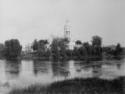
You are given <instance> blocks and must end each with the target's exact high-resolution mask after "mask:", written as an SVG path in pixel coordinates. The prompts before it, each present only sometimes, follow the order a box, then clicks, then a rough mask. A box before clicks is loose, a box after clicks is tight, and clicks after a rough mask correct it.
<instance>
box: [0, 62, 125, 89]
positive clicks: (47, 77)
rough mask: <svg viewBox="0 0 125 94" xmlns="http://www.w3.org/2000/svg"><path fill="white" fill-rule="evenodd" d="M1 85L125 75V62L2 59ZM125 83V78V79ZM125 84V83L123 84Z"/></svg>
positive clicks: (26, 84) (109, 77)
mask: <svg viewBox="0 0 125 94" xmlns="http://www.w3.org/2000/svg"><path fill="white" fill-rule="evenodd" d="M0 74H1V75H0V76H1V77H0V85H1V83H5V82H9V84H11V87H14V86H15V87H20V86H22V87H23V86H29V85H31V84H41V85H46V84H50V83H52V82H54V81H57V80H64V79H71V78H76V77H77V78H92V77H98V78H101V79H114V78H117V77H120V76H125V62H124V61H122V63H117V64H115V63H112V64H102V65H101V64H95V65H86V64H85V63H84V62H78V61H77V62H75V61H68V62H50V61H39V60H35V61H32V60H23V61H5V60H0ZM123 82H124V83H125V80H123ZM123 86H125V85H123Z"/></svg>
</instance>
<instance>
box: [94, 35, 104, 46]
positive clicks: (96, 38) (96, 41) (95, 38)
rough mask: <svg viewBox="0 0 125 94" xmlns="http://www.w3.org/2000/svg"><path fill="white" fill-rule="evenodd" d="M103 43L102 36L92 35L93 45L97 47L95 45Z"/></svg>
mask: <svg viewBox="0 0 125 94" xmlns="http://www.w3.org/2000/svg"><path fill="white" fill-rule="evenodd" d="M101 45H102V38H101V37H99V36H93V37H92V46H93V47H95V46H98V47H101Z"/></svg>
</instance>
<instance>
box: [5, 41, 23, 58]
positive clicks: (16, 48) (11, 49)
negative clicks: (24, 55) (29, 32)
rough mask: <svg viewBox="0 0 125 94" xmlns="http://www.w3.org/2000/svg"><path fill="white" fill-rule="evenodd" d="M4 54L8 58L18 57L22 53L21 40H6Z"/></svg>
mask: <svg viewBox="0 0 125 94" xmlns="http://www.w3.org/2000/svg"><path fill="white" fill-rule="evenodd" d="M4 46H5V47H4V56H5V57H6V58H7V59H16V58H18V56H20V55H21V50H22V46H21V45H20V42H19V40H17V39H11V40H7V41H5V45H4Z"/></svg>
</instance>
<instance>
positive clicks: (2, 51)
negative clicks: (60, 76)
mask: <svg viewBox="0 0 125 94" xmlns="http://www.w3.org/2000/svg"><path fill="white" fill-rule="evenodd" d="M69 42H70V41H69V40H68V39H67V38H53V40H52V42H51V43H49V41H48V40H36V39H35V40H34V41H33V43H32V45H31V49H32V51H31V52H29V53H26V54H23V51H22V45H21V44H20V42H19V40H18V39H10V40H6V41H5V43H4V44H1V45H0V56H1V57H3V58H6V59H18V58H21V57H25V56H27V55H28V54H30V58H34V57H35V58H36V59H51V60H68V59H74V60H87V61H89V60H102V59H103V58H104V57H105V58H114V57H115V58H118V57H120V56H121V54H122V52H123V48H122V47H121V45H120V44H119V43H118V44H117V45H116V46H115V48H112V47H108V46H107V47H102V38H101V37H100V36H93V37H92V41H91V43H89V42H82V41H80V40H76V41H75V46H74V48H73V49H69ZM24 53H25V51H24Z"/></svg>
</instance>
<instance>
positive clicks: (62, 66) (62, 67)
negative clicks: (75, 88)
mask: <svg viewBox="0 0 125 94" xmlns="http://www.w3.org/2000/svg"><path fill="white" fill-rule="evenodd" d="M68 69H69V63H68V62H52V72H53V76H54V77H55V76H63V77H65V78H67V77H68V76H69V70H68Z"/></svg>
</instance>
